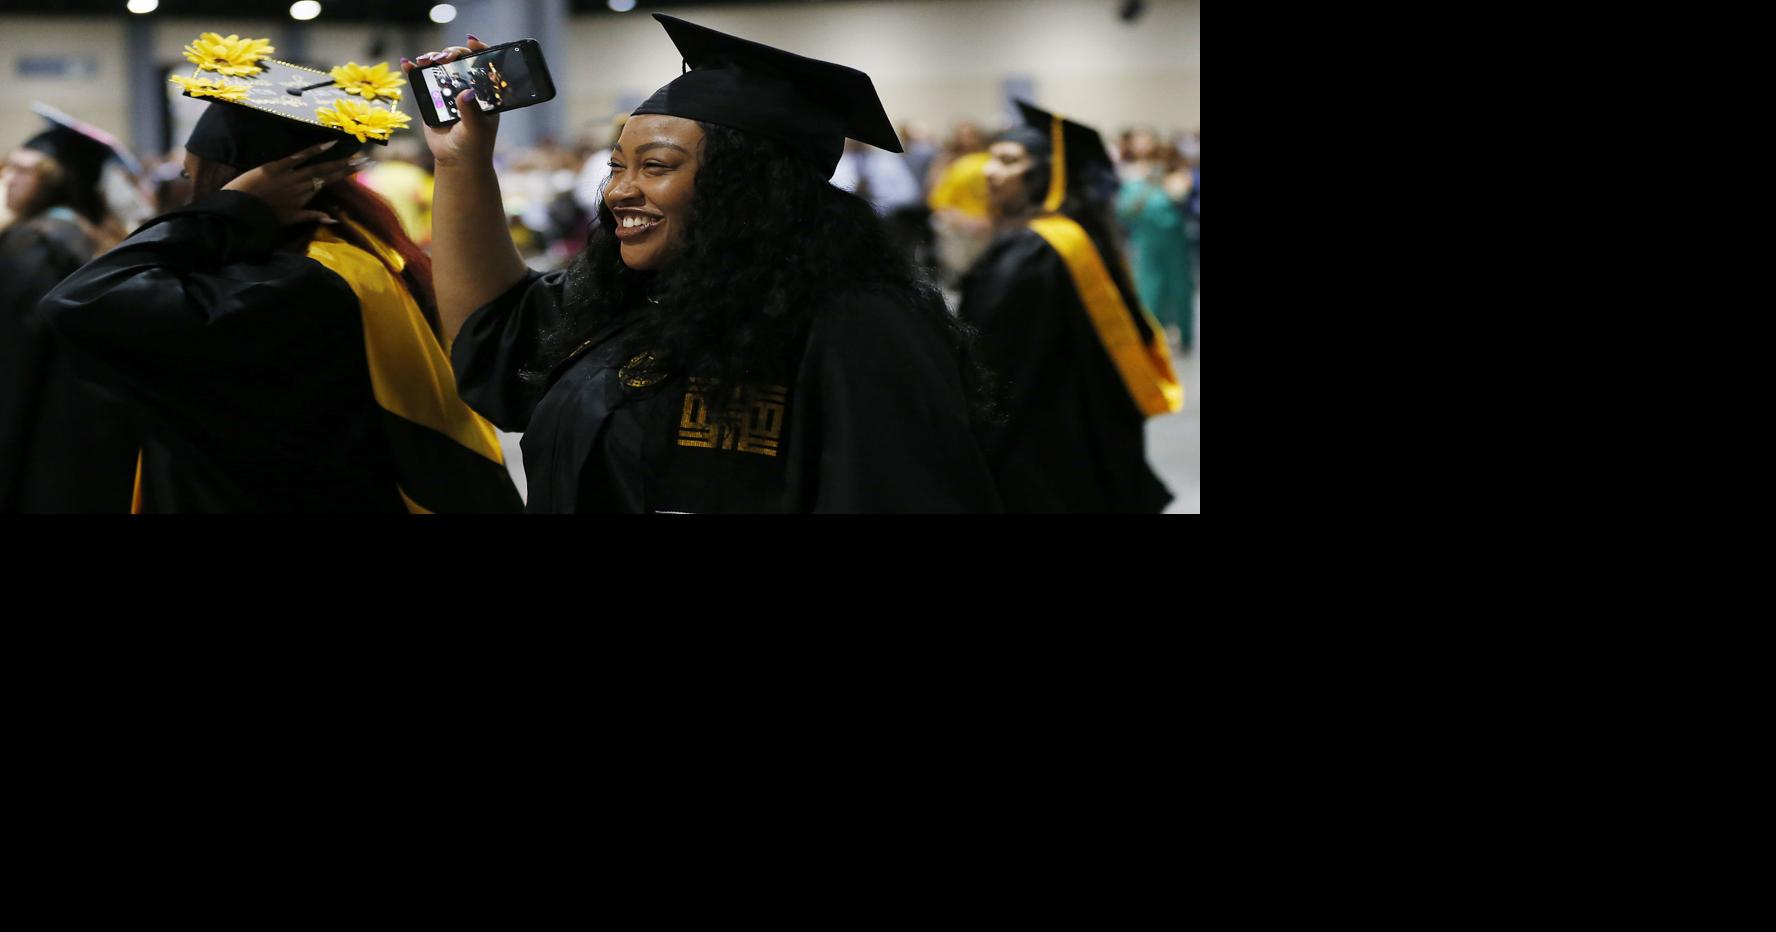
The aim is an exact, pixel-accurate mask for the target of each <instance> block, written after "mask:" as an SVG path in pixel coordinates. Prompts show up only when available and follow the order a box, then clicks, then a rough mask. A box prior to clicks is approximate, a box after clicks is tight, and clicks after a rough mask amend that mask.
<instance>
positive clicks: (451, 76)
mask: <svg viewBox="0 0 1776 932" xmlns="http://www.w3.org/2000/svg"><path fill="white" fill-rule="evenodd" d="M408 80H409V81H411V82H412V84H413V102H414V106H415V107H417V108H418V110H419V118H420V119H422V120H424V121H425V122H426V125H427V126H449V125H450V124H452V123H455V122H456V121H457V120H460V119H462V116H461V115H460V114H458V113H457V112H456V97H457V95H458V94H461V93H462V92H463V91H465V90H468V89H469V88H471V87H472V88H474V89H475V102H476V103H478V104H480V105H481V109H482V111H484V112H496V111H505V110H517V109H518V108H519V107H528V106H530V105H531V104H540V103H542V102H543V101H545V100H553V99H554V98H555V81H554V80H553V79H551V78H550V77H549V66H548V64H547V63H546V62H544V61H543V49H542V46H540V45H537V41H536V40H535V39H519V40H518V41H516V42H507V43H505V44H503V45H496V46H493V47H492V48H488V49H483V50H481V51H479V52H475V53H473V54H471V55H464V56H463V57H461V58H459V59H457V60H456V61H453V62H448V63H446V64H442V65H430V66H415V67H414V69H413V73H412V74H410V75H408Z"/></svg>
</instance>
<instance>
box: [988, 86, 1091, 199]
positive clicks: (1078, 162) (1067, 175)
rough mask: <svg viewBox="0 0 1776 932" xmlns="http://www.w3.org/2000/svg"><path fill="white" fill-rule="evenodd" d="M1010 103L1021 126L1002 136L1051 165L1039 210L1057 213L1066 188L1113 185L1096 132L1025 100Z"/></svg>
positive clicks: (1065, 194) (1080, 188) (1087, 188)
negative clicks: (1037, 154)
mask: <svg viewBox="0 0 1776 932" xmlns="http://www.w3.org/2000/svg"><path fill="white" fill-rule="evenodd" d="M1013 103H1015V104H1017V108H1018V112H1019V113H1021V114H1022V115H1023V118H1024V126H1023V127H1021V128H1020V130H1018V131H1013V132H1012V133H1007V134H1006V136H1008V137H1010V138H1014V139H1017V140H1018V141H1020V142H1024V143H1025V147H1026V148H1029V149H1032V150H1033V151H1037V152H1041V153H1046V154H1047V155H1048V156H1049V160H1050V164H1051V166H1052V167H1051V168H1050V174H1049V179H1048V197H1047V198H1045V199H1044V200H1043V202H1042V209H1043V210H1046V211H1048V212H1049V213H1053V212H1055V211H1057V210H1060V209H1061V202H1062V201H1064V200H1066V198H1067V191H1068V190H1069V188H1071V189H1073V190H1089V189H1091V188H1092V187H1094V186H1098V185H1101V184H1103V183H1113V182H1114V179H1115V177H1116V163H1115V162H1113V161H1111V160H1110V152H1109V150H1107V149H1105V148H1104V139H1103V137H1101V136H1099V135H1098V131H1097V130H1095V129H1092V128H1091V127H1089V126H1086V125H1085V124H1083V123H1075V122H1073V121H1072V120H1069V119H1067V118H1066V117H1063V116H1061V115H1060V114H1058V113H1050V112H1048V111H1047V110H1044V109H1042V108H1041V107H1038V106H1036V105H1035V104H1032V103H1029V102H1027V101H1022V100H1014V101H1013ZM1024 137H1028V138H1027V139H1026V138H1024Z"/></svg>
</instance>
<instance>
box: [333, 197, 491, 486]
mask: <svg viewBox="0 0 1776 932" xmlns="http://www.w3.org/2000/svg"><path fill="white" fill-rule="evenodd" d="M344 222H345V223H346V224H347V225H349V226H350V227H351V228H352V229H353V230H354V231H356V232H357V234H358V235H359V236H360V237H361V238H363V240H364V241H365V242H367V243H369V244H370V246H371V248H372V249H374V250H375V252H376V255H374V256H372V255H371V254H370V253H367V252H365V251H364V250H363V249H361V248H359V247H358V246H357V245H355V244H353V243H349V242H347V241H345V240H343V239H341V238H339V237H338V236H335V235H334V234H333V231H331V230H328V229H327V228H326V227H324V226H323V227H321V228H320V229H318V230H316V231H315V238H314V241H313V242H311V243H309V244H308V257H309V258H310V259H313V260H315V261H316V262H319V263H320V264H322V265H324V266H326V267H327V268H328V269H330V270H332V271H333V273H334V274H336V275H338V276H339V277H340V278H343V279H345V281H346V284H348V285H350V286H351V290H352V293H353V294H355V295H357V296H358V306H359V307H360V308H361V309H362V311H363V313H362V315H361V316H362V317H363V320H364V349H365V353H366V356H367V358H368V360H369V363H370V386H371V388H372V389H373V390H374V392H375V395H376V403H377V404H378V405H380V406H381V407H382V408H383V409H384V410H386V411H388V412H389V413H391V414H394V415H396V416H397V417H401V418H405V419H407V420H409V421H412V422H413V423H415V424H418V425H419V426H421V427H425V428H429V429H430V430H433V431H435V432H437V433H439V434H441V435H443V436H444V437H445V438H447V439H449V440H450V441H452V442H454V443H456V444H458V445H460V446H462V447H466V448H467V449H469V450H472V451H474V452H475V453H477V454H480V455H481V456H482V457H485V458H486V459H488V460H491V461H492V462H494V463H498V464H502V465H503V464H504V463H505V458H504V456H503V454H502V453H501V451H500V445H499V435H498V434H497V433H496V432H495V431H494V429H493V425H491V424H489V423H487V421H486V420H485V419H483V418H482V417H481V416H480V415H479V414H476V413H475V412H474V411H472V410H470V408H469V406H468V405H466V404H464V403H463V400H462V399H461V398H460V397H458V396H457V394H456V375H455V373H454V372H453V371H452V370H451V368H450V357H449V356H447V355H446V354H445V352H444V347H443V346H442V345H440V344H439V342H438V337H437V336H436V335H435V334H433V333H432V328H431V325H430V324H428V323H426V319H425V315H424V314H423V313H421V312H420V310H419V305H418V304H417V303H415V302H414V300H413V296H412V295H411V294H409V293H408V291H407V288H406V286H405V285H404V284H403V283H402V282H401V281H400V279H399V275H400V273H401V270H402V269H403V268H405V267H406V261H405V260H403V259H402V258H401V255H400V253H397V252H395V251H394V250H393V249H391V248H389V246H388V245H387V244H385V243H383V242H382V241H381V240H379V239H377V238H376V237H375V236H374V235H372V234H371V233H370V231H368V230H366V229H364V228H363V227H362V226H359V225H358V224H356V223H353V222H352V221H351V220H346V221H344ZM397 490H398V491H399V492H400V493H401V500H402V501H403V502H405V503H406V505H407V511H408V513H409V514H431V513H432V512H431V510H430V509H427V508H426V507H424V506H423V505H421V504H420V503H418V502H415V501H414V500H413V499H412V498H411V497H409V495H408V494H407V490H406V489H401V488H399V487H398V486H397Z"/></svg>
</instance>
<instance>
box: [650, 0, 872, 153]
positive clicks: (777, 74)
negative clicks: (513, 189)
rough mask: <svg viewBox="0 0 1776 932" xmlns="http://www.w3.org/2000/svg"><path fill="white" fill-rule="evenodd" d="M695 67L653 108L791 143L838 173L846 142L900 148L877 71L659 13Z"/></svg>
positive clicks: (658, 95) (655, 99) (663, 91)
mask: <svg viewBox="0 0 1776 932" xmlns="http://www.w3.org/2000/svg"><path fill="white" fill-rule="evenodd" d="M654 19H656V20H659V22H660V25H662V26H664V27H666V34H667V35H668V36H670V37H671V38H672V44H673V45H676V46H678V51H679V54H680V55H682V56H684V62H685V66H686V68H688V69H689V70H688V71H686V72H685V73H684V74H682V75H679V76H678V77H677V78H676V79H674V80H673V81H672V83H670V84H668V85H666V86H665V87H662V88H660V89H659V90H658V91H655V92H654V96H652V97H650V98H648V99H647V101H646V102H645V103H643V104H642V105H641V106H639V107H637V108H635V114H634V115H636V116H640V115H642V114H649V113H658V114H665V115H667V116H675V117H683V118H684V119H687V120H698V121H700V122H704V123H714V124H716V125H717V126H726V127H728V128H730V129H737V130H741V131H743V132H748V133H757V134H759V135H761V136H767V137H769V138H771V139H776V140H778V141H780V142H783V143H787V144H788V145H789V146H790V147H791V148H793V149H794V150H795V151H796V152H797V153H799V154H801V155H802V156H804V157H805V158H807V159H808V160H809V161H811V162H813V163H814V164H815V165H817V166H819V167H820V169H821V171H822V172H824V173H825V177H827V178H831V177H832V173H833V169H835V168H837V167H838V164H839V157H840V156H841V155H843V154H844V151H845V140H846V139H847V138H850V139H855V140H857V141H859V142H866V143H869V144H870V145H872V146H875V147H877V148H879V149H886V150H888V151H889V152H900V151H902V150H901V148H900V137H899V136H897V135H895V133H894V125H893V124H892V123H891V122H890V121H889V120H888V114H887V113H886V112H885V111H884V110H883V109H882V101H881V98H879V97H877V96H876V86H875V85H874V84H873V83H871V82H870V78H869V75H867V74H864V73H863V72H861V71H858V70H857V69H855V68H847V67H846V66H844V65H835V64H832V63H831V62H824V61H817V60H815V59H812V58H803V57H802V56H800V55H795V54H792V53H790V52H785V51H783V50H782V49H775V48H772V47H770V46H768V45H762V44H760V43H757V42H753V41H751V40H748V39H742V38H740V37H739V36H730V35H728V34H726V33H721V32H716V31H715V30H713V29H709V28H707V27H704V26H699V25H697V24H695V23H687V22H685V21H684V20H682V19H679V18H678V17H676V16H668V15H666V14H664V13H655V14H654Z"/></svg>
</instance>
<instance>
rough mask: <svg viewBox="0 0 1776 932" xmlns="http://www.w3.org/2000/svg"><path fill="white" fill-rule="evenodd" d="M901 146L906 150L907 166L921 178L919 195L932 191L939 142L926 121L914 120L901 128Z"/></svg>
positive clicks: (916, 176)
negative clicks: (932, 173)
mask: <svg viewBox="0 0 1776 932" xmlns="http://www.w3.org/2000/svg"><path fill="white" fill-rule="evenodd" d="M900 146H901V148H903V149H905V150H906V164H907V168H908V169H910V170H911V171H912V173H913V177H914V178H917V179H919V196H920V197H924V196H925V195H927V194H930V193H931V166H932V165H934V164H936V162H937V156H938V152H939V150H938V147H937V143H936V142H934V141H933V140H932V136H931V130H930V129H929V128H927V127H926V125H925V124H924V123H920V122H918V121H913V122H909V123H906V124H904V125H902V126H901V128H900Z"/></svg>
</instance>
